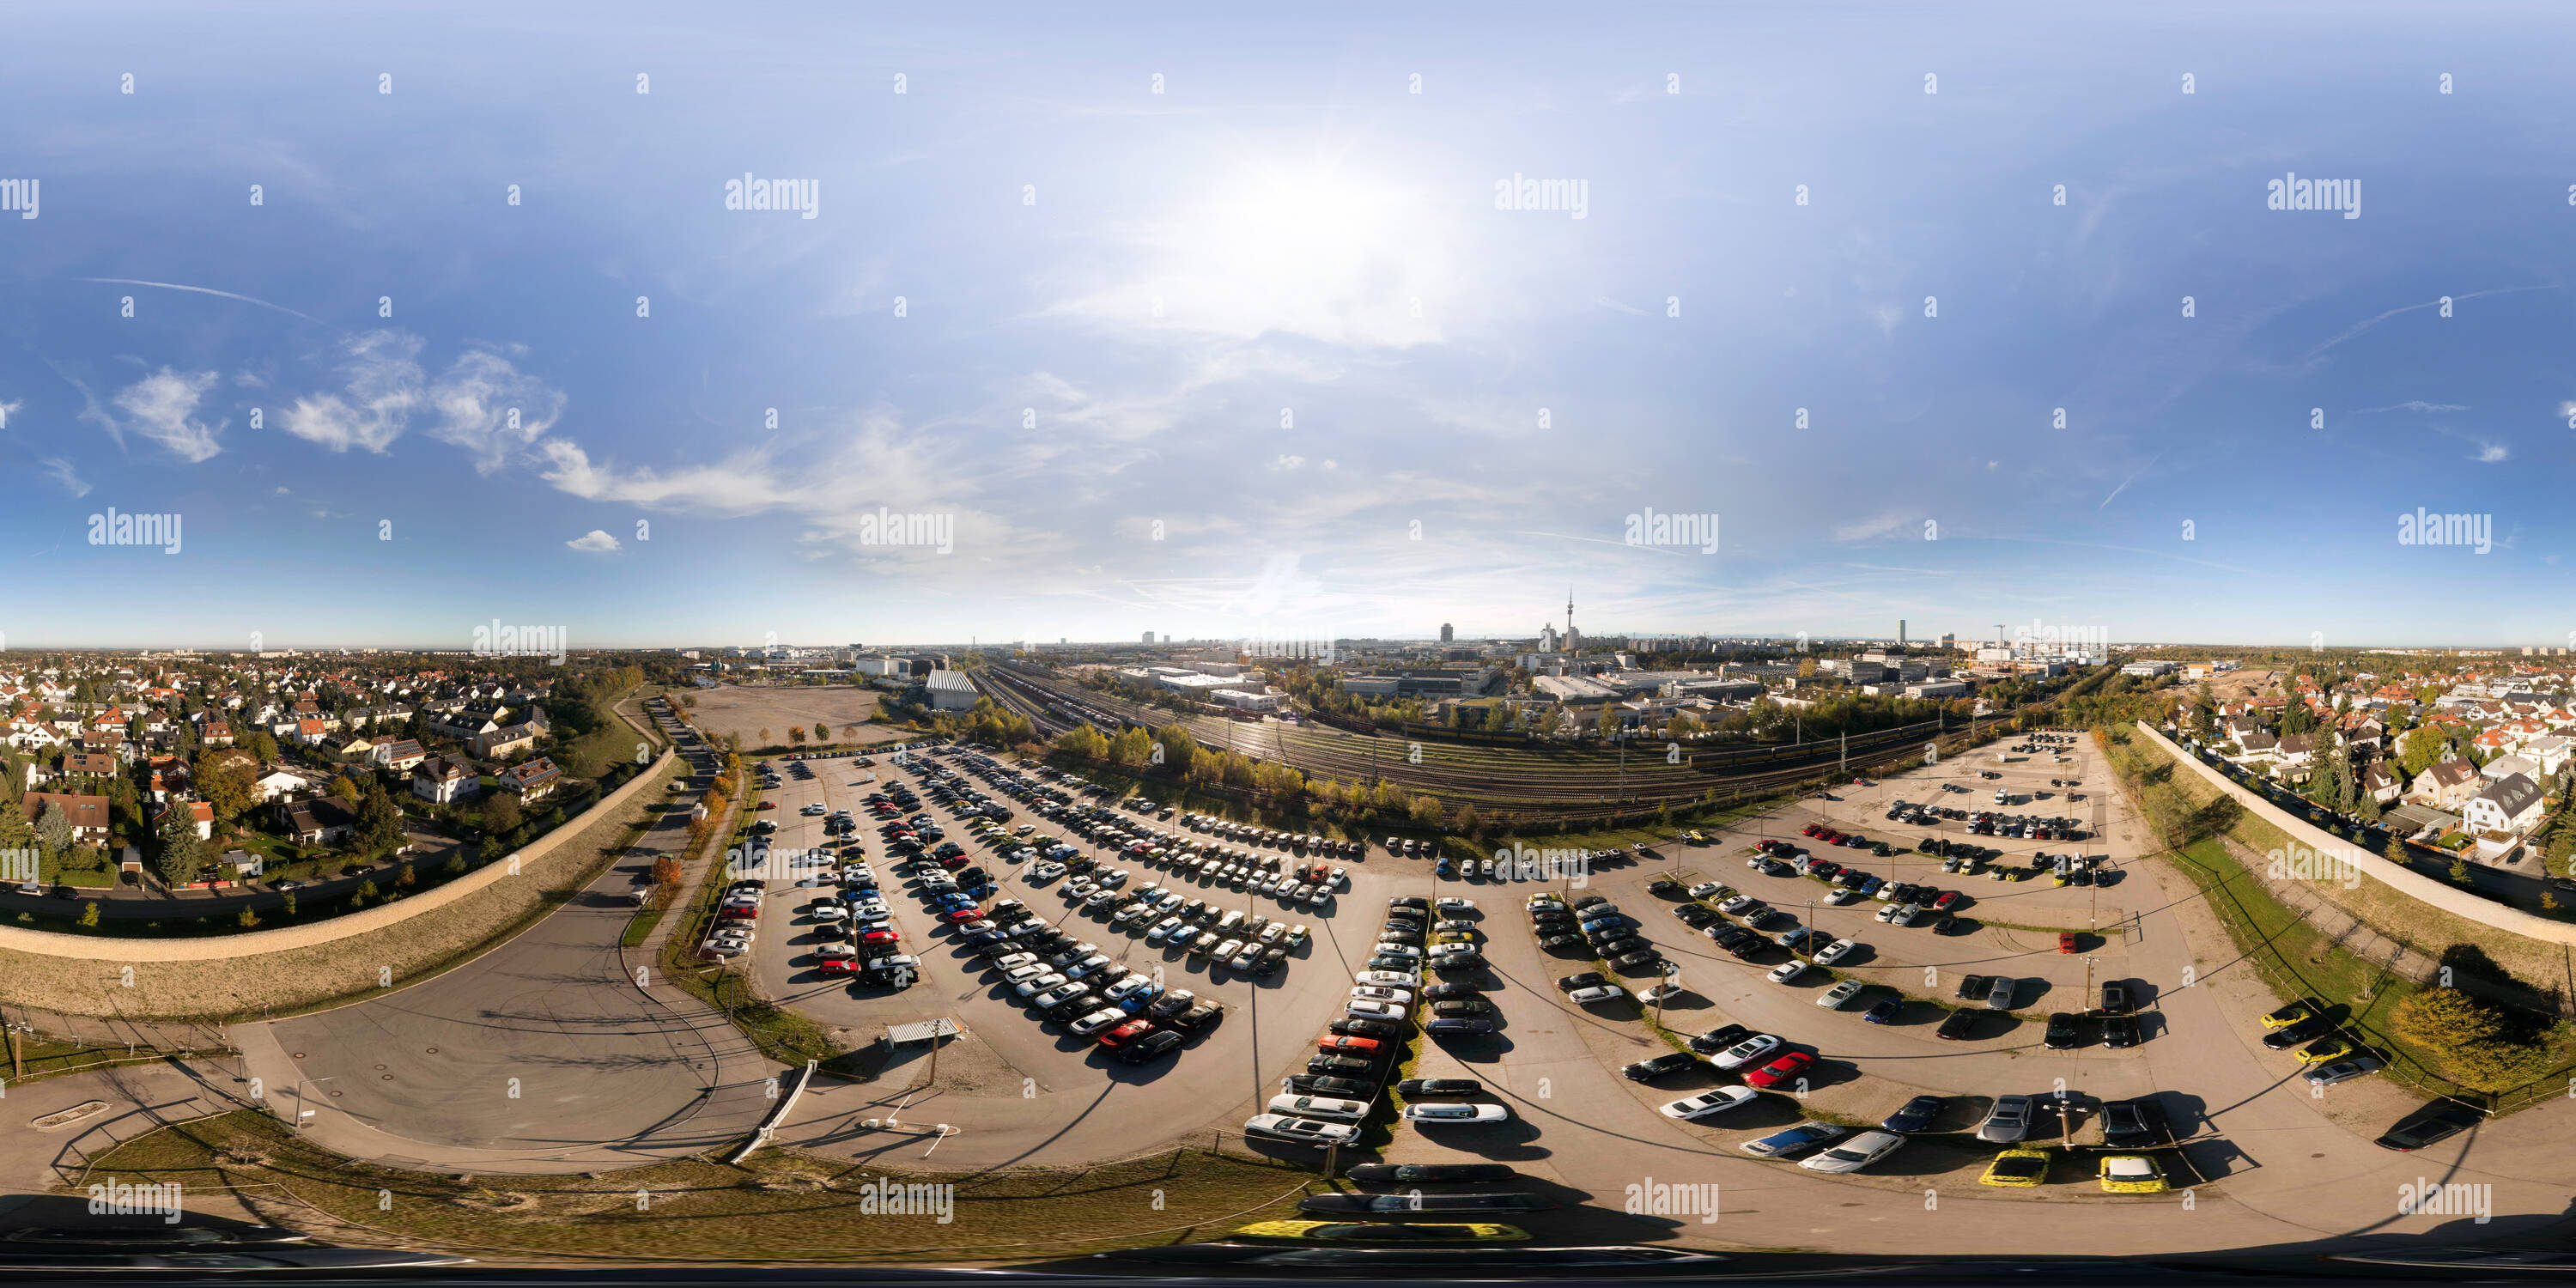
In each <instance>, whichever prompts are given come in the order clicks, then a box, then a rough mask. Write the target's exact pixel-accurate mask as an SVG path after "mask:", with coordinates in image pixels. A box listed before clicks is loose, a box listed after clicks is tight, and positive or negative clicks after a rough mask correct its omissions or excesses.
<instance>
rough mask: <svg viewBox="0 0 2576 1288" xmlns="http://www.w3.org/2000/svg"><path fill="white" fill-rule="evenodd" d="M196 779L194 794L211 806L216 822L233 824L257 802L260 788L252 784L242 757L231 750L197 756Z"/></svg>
mask: <svg viewBox="0 0 2576 1288" xmlns="http://www.w3.org/2000/svg"><path fill="white" fill-rule="evenodd" d="M196 782H197V794H198V795H200V796H203V797H205V798H206V803H207V804H209V805H212V806H214V808H215V821H216V822H218V823H227V824H229V823H232V822H233V821H235V820H237V819H239V818H240V817H241V816H242V815H243V814H245V813H248V812H249V811H250V808H251V807H252V806H253V805H256V804H258V803H259V788H258V787H257V786H256V785H255V784H253V783H252V781H251V776H250V770H249V769H248V768H247V767H245V766H244V764H243V763H242V758H241V757H239V756H237V755H234V754H232V753H230V752H224V751H209V752H205V753H203V754H201V755H199V756H198V757H197V768H196Z"/></svg>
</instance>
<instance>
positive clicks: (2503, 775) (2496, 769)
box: [2478, 756, 2540, 783]
mask: <svg viewBox="0 0 2576 1288" xmlns="http://www.w3.org/2000/svg"><path fill="white" fill-rule="evenodd" d="M2515 774H2520V775H2522V776H2523V777H2525V778H2538V777H2539V776H2540V766H2538V765H2535V764H2533V763H2531V762H2530V761H2528V760H2525V759H2523V758H2522V757H2520V756H2498V757H2496V758H2495V759H2493V760H2490V761H2488V762H2487V763H2485V764H2483V765H2480V766H2478V777H2480V778H2483V779H2485V780H2486V781H2488V782H2490V783H2498V782H2503V781H2504V780H2505V779H2508V778H2511V777H2513V776H2514V775H2515Z"/></svg>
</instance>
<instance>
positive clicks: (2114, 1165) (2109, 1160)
mask: <svg viewBox="0 0 2576 1288" xmlns="http://www.w3.org/2000/svg"><path fill="white" fill-rule="evenodd" d="M2165 1189H2166V1186H2165V1173H2164V1169H2163V1168H2160V1167H2158V1166H2156V1160H2154V1159H2152V1158H2149V1157H2148V1156H2146V1155H2144V1154H2104V1155H2103V1156H2102V1192H2103V1193H2105V1194H2162V1193H2164V1192H2165Z"/></svg>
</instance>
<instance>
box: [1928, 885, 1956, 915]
mask: <svg viewBox="0 0 2576 1288" xmlns="http://www.w3.org/2000/svg"><path fill="white" fill-rule="evenodd" d="M1958 902H1959V892H1958V891H1956V890H1944V891H1942V892H1941V897H1940V898H1938V899H1935V900H1933V901H1932V908H1933V910H1934V911H1936V912H1948V911H1949V910H1950V909H1951V908H1953V907H1956V906H1957V905H1958Z"/></svg>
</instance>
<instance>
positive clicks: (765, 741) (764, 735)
mask: <svg viewBox="0 0 2576 1288" xmlns="http://www.w3.org/2000/svg"><path fill="white" fill-rule="evenodd" d="M760 745H761V746H764V747H766V746H768V745H769V729H768V726H766V725H764V726H762V727H761V730H760Z"/></svg>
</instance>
